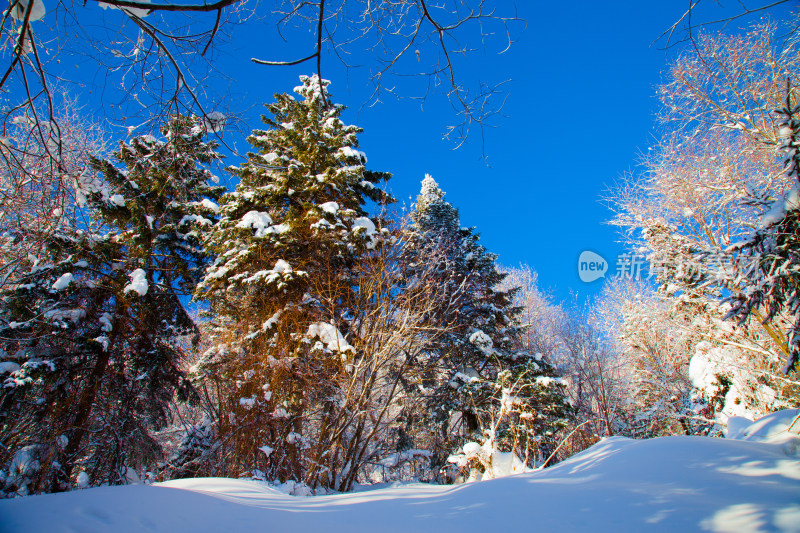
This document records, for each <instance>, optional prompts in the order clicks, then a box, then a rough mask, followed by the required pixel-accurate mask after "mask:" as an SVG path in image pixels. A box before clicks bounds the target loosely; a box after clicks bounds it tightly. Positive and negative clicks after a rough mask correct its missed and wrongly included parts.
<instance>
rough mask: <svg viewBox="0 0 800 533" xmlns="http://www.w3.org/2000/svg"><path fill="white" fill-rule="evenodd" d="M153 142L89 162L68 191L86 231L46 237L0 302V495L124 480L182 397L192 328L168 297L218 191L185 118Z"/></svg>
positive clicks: (189, 262) (148, 453)
mask: <svg viewBox="0 0 800 533" xmlns="http://www.w3.org/2000/svg"><path fill="white" fill-rule="evenodd" d="M162 133H163V134H164V135H165V136H166V141H159V140H157V139H155V138H154V137H152V136H144V137H137V138H134V139H133V140H132V141H131V142H130V143H129V144H124V143H121V144H120V148H119V150H118V151H117V152H116V153H115V154H113V155H114V162H112V161H108V160H101V159H93V160H92V167H93V169H94V171H95V174H93V175H89V174H88V173H87V174H86V175H84V176H80V177H79V179H78V182H79V183H78V190H77V191H76V196H77V200H78V202H79V203H81V204H84V205H85V206H86V209H87V212H88V214H89V215H90V216H91V217H92V223H91V226H90V230H89V231H77V232H72V233H69V234H61V233H56V234H53V235H49V236H47V252H46V254H45V256H44V257H36V258H33V257H32V258H30V261H31V264H30V265H29V272H28V273H27V274H26V275H24V276H22V277H21V279H19V280H18V281H17V282H16V283H14V284H12V285H8V286H6V287H5V288H4V290H3V292H2V294H0V302H2V315H3V316H2V330H3V332H2V337H3V346H2V348H3V350H4V352H5V354H6V355H5V357H7V358H9V361H7V363H9V364H11V365H13V371H12V372H10V373H8V375H6V376H4V378H5V379H4V383H3V388H2V391H1V392H0V419H2V420H0V427H2V430H0V431H2V440H3V442H4V444H5V446H6V447H7V448H5V449H4V452H3V459H4V463H5V464H9V465H10V467H9V470H8V471H7V472H6V476H5V478H6V479H5V485H6V487H5V490H6V491H7V492H9V493H11V492H16V493H24V492H26V491H33V492H39V491H53V490H62V489H65V488H68V486H69V484H70V483H71V482H72V479H73V478H74V477H75V475H76V474H77V473H78V472H79V471H81V473H82V474H83V475H84V477H85V476H88V479H89V480H90V483H93V484H101V483H124V482H126V479H127V478H128V476H129V475H130V472H129V470H128V469H129V467H144V466H147V465H150V464H153V463H154V462H155V461H156V460H158V459H160V447H159V445H158V444H157V443H156V441H155V440H154V439H153V438H152V436H151V432H152V430H153V429H157V428H158V427H159V426H160V425H162V424H164V423H166V422H167V421H168V414H169V411H168V409H169V405H170V404H171V402H172V401H173V399H174V394H175V392H176V391H177V392H178V393H179V395H180V396H181V397H182V398H183V399H186V398H188V397H191V396H192V395H193V394H194V392H193V389H192V387H191V385H190V384H189V382H188V381H187V380H186V378H185V375H184V372H183V371H182V370H181V368H180V365H181V360H182V355H183V352H184V347H185V345H186V344H187V339H188V338H190V337H192V336H194V335H195V334H196V328H195V326H194V323H193V321H192V319H191V318H190V317H189V315H188V314H187V312H186V310H185V309H184V307H183V305H182V304H181V301H180V297H181V295H182V294H186V292H187V291H191V290H192V289H193V288H194V285H195V284H196V280H197V278H198V276H199V272H200V271H201V270H202V268H203V264H204V262H205V256H204V254H203V252H202V249H201V247H200V239H201V232H202V231H203V228H204V227H205V226H210V225H212V224H213V223H214V220H215V217H216V215H215V211H216V209H217V207H216V204H215V203H214V200H215V199H216V198H217V197H218V196H219V193H220V192H221V190H220V188H219V187H217V186H214V185H211V184H209V183H208V182H209V180H211V179H213V176H212V175H211V174H210V172H209V171H208V170H207V169H206V168H205V167H204V164H207V163H211V162H212V161H214V160H215V159H217V158H218V156H217V155H216V154H215V153H214V151H213V145H208V144H206V143H204V142H203V141H202V135H203V133H204V132H203V129H202V128H201V127H199V126H198V123H197V120H196V119H194V118H190V117H175V118H173V119H172V120H171V121H170V122H169V123H168V124H167V125H166V126H165V127H164V129H163V130H162ZM120 163H121V164H122V165H123V167H117V166H116V164H120ZM5 357H4V358H5ZM7 368H8V365H7ZM21 465H24V466H21Z"/></svg>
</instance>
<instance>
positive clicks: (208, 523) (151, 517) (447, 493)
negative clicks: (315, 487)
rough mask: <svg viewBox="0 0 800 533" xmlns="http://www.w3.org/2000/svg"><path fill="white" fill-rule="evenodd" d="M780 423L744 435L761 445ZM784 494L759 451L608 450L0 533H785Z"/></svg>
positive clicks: (43, 519) (791, 500)
mask: <svg viewBox="0 0 800 533" xmlns="http://www.w3.org/2000/svg"><path fill="white" fill-rule="evenodd" d="M783 416H784V415H777V414H776V415H775V416H774V417H773V418H772V419H770V417H767V420H762V421H759V422H758V423H756V424H761V428H760V429H759V430H757V431H761V430H763V431H764V432H765V433H764V434H765V435H771V433H772V429H773V428H777V427H778V426H779V425H781V424H785V420H786V419H785V418H783ZM785 416H788V415H785ZM753 429H755V428H753ZM748 436H749V437H755V436H756V435H755V432H751V433H748ZM798 494H800V461H798V460H796V459H793V458H791V457H787V456H786V454H785V453H783V451H782V450H781V449H780V447H778V446H774V445H772V444H765V443H762V442H756V441H753V440H736V439H715V438H706V437H688V436H679V437H664V438H658V439H650V440H641V441H639V440H630V439H624V438H619V437H615V438H609V439H604V440H602V441H600V442H599V443H598V444H596V445H595V446H593V447H592V448H590V449H588V450H586V451H585V452H583V453H581V454H578V455H576V456H574V457H572V458H570V459H568V460H567V461H564V462H562V463H559V464H557V465H556V466H553V467H551V468H547V469H545V470H538V471H535V472H529V473H524V474H519V475H515V476H509V477H505V478H501V479H495V480H492V481H484V482H479V483H469V484H464V485H456V486H452V485H451V486H436V485H424V484H409V485H393V486H388V487H384V488H380V489H376V490H370V491H365V492H357V493H349V494H336V495H328V496H316V497H293V496H288V495H286V494H283V493H281V492H280V491H279V490H276V489H274V488H270V487H268V486H266V485H265V484H263V483H259V482H256V481H244V480H235V479H219V478H200V479H182V480H176V481H169V482H166V483H158V484H156V485H154V486H146V485H128V486H122V487H100V488H93V489H87V490H82V491H74V492H69V493H61V494H48V495H43V496H29V497H24V498H16V499H13V500H3V501H0V516H2V517H3V519H2V529H4V530H5V531H26V532H30V533H38V532H48V533H49V532H59V531H88V532H93V531H97V532H99V531H103V532H111V531H113V532H115V533H117V532H118V533H129V532H139V531H156V532H164V533H183V532H187V533H189V532H191V533H194V532H197V531H231V532H239V531H241V532H249V531H262V530H264V528H265V527H266V528H267V529H268V530H269V531H326V532H328V533H336V532H348V533H350V532H353V533H357V532H370V533H374V532H375V531H380V532H382V533H392V532H408V531H414V532H423V533H424V532H436V533H441V532H442V531H459V532H462V533H472V532H475V533H478V532H479V533H484V532H485V531H530V530H533V529H534V528H535V529H536V530H537V531H568V532H571V533H572V532H584V531H585V532H589V531H591V532H600V533H603V532H618V531H717V532H725V531H737V532H747V531H783V532H797V531H800V499H799V498H798Z"/></svg>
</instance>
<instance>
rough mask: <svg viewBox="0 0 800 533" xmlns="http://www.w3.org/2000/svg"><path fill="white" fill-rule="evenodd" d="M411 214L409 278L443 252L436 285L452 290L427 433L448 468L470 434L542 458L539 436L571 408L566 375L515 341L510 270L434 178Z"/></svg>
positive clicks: (428, 381) (436, 339)
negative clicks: (502, 268) (561, 377)
mask: <svg viewBox="0 0 800 533" xmlns="http://www.w3.org/2000/svg"><path fill="white" fill-rule="evenodd" d="M412 218H413V220H414V225H413V228H412V231H411V235H410V236H409V237H408V241H409V255H408V259H407V261H408V264H409V268H408V275H409V278H410V279H411V280H413V279H414V277H415V276H416V272H415V271H416V269H417V268H418V267H419V265H420V264H421V262H423V261H426V260H430V258H436V260H438V261H439V262H440V266H439V268H438V269H436V272H437V273H436V276H437V278H438V279H437V284H440V285H442V286H444V287H446V289H445V291H444V292H445V293H446V294H447V296H446V297H445V298H444V299H443V301H442V305H441V306H440V307H439V308H438V309H437V312H436V314H435V316H432V317H431V324H432V325H433V326H434V327H433V328H432V330H433V331H444V332H445V333H444V334H437V335H435V336H432V337H431V342H430V344H429V345H428V346H427V352H428V357H427V359H425V360H421V361H420V364H421V366H422V367H423V370H422V372H421V374H422V375H423V376H424V377H423V383H422V387H423V389H424V390H426V391H428V392H427V394H426V396H427V398H426V403H427V411H426V414H425V415H424V416H423V417H422V419H421V420H418V421H417V423H418V424H420V427H423V428H425V427H434V428H436V432H435V433H433V434H429V435H428V436H427V439H428V440H429V441H430V445H431V446H433V447H434V448H435V455H436V456H437V457H438V464H439V465H440V466H441V465H443V464H444V459H445V458H446V457H447V455H449V454H450V453H452V452H453V451H455V449H456V448H457V447H459V446H460V445H462V444H463V443H464V442H465V440H466V439H468V438H469V439H473V440H479V441H484V440H485V439H487V437H488V438H490V439H491V440H492V443H493V446H498V447H499V448H500V449H502V448H514V447H520V446H521V447H522V449H523V450H525V451H526V453H527V452H530V454H529V458H530V460H531V462H533V460H534V457H533V456H534V453H533V452H534V451H536V450H537V448H539V447H540V446H539V444H537V443H539V442H541V441H542V440H543V437H544V436H545V434H547V433H548V432H549V434H550V435H553V434H554V433H555V432H556V431H557V429H558V428H559V427H561V426H563V423H564V417H566V416H567V415H568V414H569V408H568V406H567V404H566V400H565V396H564V387H563V383H561V382H560V381H557V380H554V378H555V372H554V368H553V367H552V366H551V365H549V364H548V363H547V362H545V361H543V360H542V358H541V356H539V355H531V354H527V353H523V352H519V351H518V350H517V349H516V348H515V341H516V340H517V338H518V337H519V335H520V334H521V331H522V330H521V328H520V326H519V324H518V321H517V320H516V317H517V315H518V314H519V312H520V309H518V308H515V307H514V306H513V303H512V301H513V297H514V294H515V289H511V290H508V291H504V290H502V289H500V288H499V285H500V284H501V282H502V281H503V279H504V278H505V274H503V273H501V272H499V271H498V269H497V266H496V262H497V256H496V255H494V254H492V253H489V252H487V251H486V249H485V248H484V247H483V246H482V245H480V244H479V237H478V235H477V234H476V233H475V232H474V230H473V229H471V228H462V227H459V216H458V211H457V210H456V209H455V208H454V207H453V206H452V205H451V204H449V203H448V202H447V201H445V199H444V192H443V191H442V190H441V189H440V188H439V187H438V185H437V184H436V182H435V181H434V180H433V178H431V177H430V176H426V178H425V180H423V182H422V190H421V193H420V195H419V197H418V199H417V204H416V206H415V209H414V212H413V213H412ZM553 383H555V386H551V385H552V384H553ZM415 385H416V384H415ZM509 395H510V396H509ZM512 396H513V398H514V401H513V402H512V403H513V406H512V405H508V401H509V400H508V398H509V397H512ZM534 413H535V414H534ZM503 451H508V450H503Z"/></svg>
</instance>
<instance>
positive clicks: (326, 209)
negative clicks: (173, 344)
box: [196, 76, 390, 486]
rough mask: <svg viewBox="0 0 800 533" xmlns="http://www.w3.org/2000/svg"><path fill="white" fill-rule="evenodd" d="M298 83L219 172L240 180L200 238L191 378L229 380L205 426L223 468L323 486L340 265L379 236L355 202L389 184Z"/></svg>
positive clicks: (322, 101) (352, 293) (345, 276)
mask: <svg viewBox="0 0 800 533" xmlns="http://www.w3.org/2000/svg"><path fill="white" fill-rule="evenodd" d="M301 81H302V85H300V86H299V87H296V88H295V92H296V93H297V94H298V95H300V96H301V99H299V100H295V99H294V98H293V97H292V96H289V95H287V94H277V95H275V98H276V102H275V103H274V104H270V105H268V106H267V108H268V110H269V112H270V114H271V116H269V117H267V116H265V117H262V120H263V121H264V123H265V124H267V126H269V129H267V130H254V131H253V133H252V135H251V136H250V137H249V138H248V142H249V143H250V144H251V145H252V146H253V148H254V149H255V151H254V152H251V153H248V155H247V161H246V162H245V163H244V164H243V165H241V166H240V167H237V168H231V169H230V170H231V172H232V173H233V174H234V175H235V176H236V177H238V178H239V180H240V182H239V185H238V186H237V188H236V190H235V191H233V192H230V193H228V194H226V195H225V196H223V198H222V199H221V211H220V214H221V220H220V222H219V224H218V225H217V226H216V227H215V229H214V231H213V232H212V233H211V234H210V236H209V239H208V246H209V248H210V249H211V250H212V251H213V253H214V254H215V255H216V257H217V260H216V261H215V263H214V264H213V265H212V266H211V267H210V268H209V269H208V271H207V273H206V276H205V278H204V280H203V282H202V283H201V284H200V286H199V288H198V291H197V295H196V297H197V298H198V299H204V300H207V301H208V302H209V303H210V305H211V309H212V312H213V313H214V314H215V316H216V318H215V320H216V322H217V324H218V326H219V327H218V334H217V337H216V339H215V340H214V346H213V347H212V348H211V349H210V350H209V351H208V352H206V354H205V355H204V357H203V358H202V360H201V361H200V363H199V364H198V365H197V367H196V370H197V375H198V377H205V378H206V379H209V380H216V382H217V383H219V384H223V383H226V382H228V383H233V384H234V385H233V386H230V387H223V388H224V389H225V392H224V393H223V394H222V397H221V398H220V406H219V410H220V413H221V416H220V417H219V419H218V421H217V423H218V424H219V426H220V427H219V432H220V435H221V438H222V439H223V440H224V442H225V443H226V445H227V450H228V455H227V456H228V458H229V463H230V465H231V468H232V469H233V471H232V472H231V473H235V474H239V473H241V472H242V471H247V470H248V469H252V468H253V467H255V466H258V467H260V468H264V469H265V471H266V473H267V475H269V476H270V477H271V478H273V479H274V478H277V479H279V480H280V481H287V480H296V481H302V480H306V481H308V482H309V483H311V484H323V485H327V486H330V485H332V484H334V480H333V477H335V476H334V474H335V472H333V470H334V466H333V465H332V464H331V463H325V462H326V461H328V462H330V461H333V458H332V457H331V456H326V457H319V455H321V454H323V450H324V449H325V445H326V439H327V438H330V435H328V433H327V429H326V427H327V426H326V420H327V419H328V418H330V417H331V416H333V413H334V412H335V411H336V410H337V409H338V407H337V405H338V404H337V402H338V401H339V400H340V397H341V391H340V390H339V389H337V387H336V385H335V384H336V382H337V379H336V376H337V375H340V374H342V373H343V372H346V369H347V366H348V364H349V362H350V361H352V359H353V357H354V355H355V354H354V348H353V347H352V345H351V344H350V343H349V342H348V341H347V340H346V339H347V338H350V339H351V340H352V339H353V338H354V337H356V336H357V335H358V332H357V331H352V330H351V329H350V324H351V322H352V319H353V316H352V314H351V310H352V308H353V301H354V299H355V298H356V293H357V280H356V279H354V278H353V274H352V269H353V266H354V265H355V264H356V262H357V261H358V260H359V258H360V257H363V255H364V254H365V253H367V252H368V251H369V250H371V249H372V248H374V247H375V246H376V243H377V241H378V239H379V232H377V231H376V221H374V220H373V219H370V218H369V217H367V216H366V215H367V212H366V209H365V206H366V203H367V201H370V200H371V201H373V202H376V203H379V204H384V203H386V202H388V201H389V200H390V198H389V196H388V195H387V194H386V193H384V192H383V191H382V190H381V189H380V188H378V185H379V183H380V182H381V181H382V180H385V179H388V175H387V174H382V173H375V172H370V171H367V170H366V169H365V164H366V157H365V156H364V154H363V153H362V152H359V151H358V150H357V146H358V140H357V134H358V133H359V132H360V131H361V130H360V129H359V128H358V127H356V126H347V125H345V124H344V123H343V122H342V121H341V120H340V118H339V117H340V115H341V113H342V111H343V110H344V107H343V106H341V105H337V104H332V103H331V100H330V95H329V94H328V92H327V86H328V84H329V82H328V81H327V80H320V79H319V78H318V77H317V76H311V77H307V76H302V77H301ZM231 331H233V332H234V333H233V334H231V333H230V332H231ZM312 420H313V421H312ZM325 464H328V465H329V466H325V468H327V469H328V471H327V472H326V473H325V476H326V477H325V478H324V479H317V478H315V476H314V474H313V473H311V471H312V470H314V469H317V468H319V467H322V466H324V465H325ZM323 470H324V469H323Z"/></svg>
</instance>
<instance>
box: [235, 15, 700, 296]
mask: <svg viewBox="0 0 800 533" xmlns="http://www.w3.org/2000/svg"><path fill="white" fill-rule="evenodd" d="M498 4H499V5H502V4H504V3H503V2H499V3H498ZM509 4H510V3H509ZM501 9H502V8H501ZM518 9H519V11H518V14H519V16H520V17H521V18H524V19H526V20H527V28H526V29H525V30H524V31H518V32H517V34H516V35H515V37H516V38H517V42H516V43H515V44H514V45H513V46H512V48H511V49H510V50H509V51H508V52H506V53H504V54H502V55H497V54H495V53H493V52H494V50H487V52H486V53H483V52H476V53H475V54H473V56H472V57H471V59H470V61H469V64H468V65H462V66H461V70H460V71H459V74H460V75H461V76H463V77H465V78H466V79H474V78H476V77H480V78H483V79H487V80H493V81H502V80H505V79H510V80H511V81H510V83H509V84H508V85H507V89H508V92H509V95H508V100H507V102H506V105H505V107H504V109H503V113H504V115H505V117H501V118H497V119H495V120H494V121H493V124H494V125H495V127H494V128H491V129H487V130H486V131H485V132H484V134H485V151H486V154H487V155H488V166H487V164H486V162H485V161H483V160H482V158H481V155H482V145H481V138H480V132H479V131H474V132H473V137H472V138H471V139H470V142H468V143H467V144H466V145H465V146H463V147H462V148H460V149H458V150H453V143H450V142H448V141H445V140H442V133H443V131H444V128H445V126H446V125H447V124H449V123H452V121H453V120H454V117H453V115H452V113H451V111H450V108H449V107H448V105H447V104H446V102H445V101H444V100H443V99H441V98H436V97H432V98H430V99H429V101H428V102H426V104H425V105H424V106H423V108H422V109H421V108H420V105H419V103H418V102H415V101H409V100H405V101H402V100H401V101H397V100H386V101H385V102H384V103H382V104H379V105H377V106H373V107H370V108H361V105H362V103H363V102H364V100H365V99H366V98H367V96H368V93H367V91H366V89H365V75H366V73H365V72H363V71H359V70H354V71H352V72H350V73H349V76H348V75H347V73H346V72H344V70H343V69H341V68H339V67H338V66H337V65H336V64H335V62H333V61H329V62H328V63H327V64H325V66H324V67H323V75H324V76H325V77H326V78H329V79H331V80H332V82H333V83H332V85H331V88H330V89H331V92H332V93H333V95H334V99H335V100H336V101H337V102H340V103H343V104H345V105H347V106H348V107H349V108H350V109H349V110H348V111H347V112H346V114H345V116H344V120H345V122H348V123H353V124H357V125H359V126H361V127H363V128H364V130H365V131H364V134H363V135H362V136H361V137H360V139H361V148H362V149H363V150H364V151H365V152H366V153H367V156H368V157H369V167H370V168H373V169H375V170H385V171H389V172H392V173H393V174H394V178H393V179H392V181H391V182H390V183H391V188H392V190H393V192H394V193H395V195H396V196H397V197H398V198H400V199H401V200H405V201H406V202H407V203H410V202H411V201H413V197H414V196H415V195H416V194H417V192H418V190H419V185H420V181H421V180H422V178H423V177H424V175H425V173H430V174H431V175H433V177H434V178H435V179H436V180H437V181H438V182H439V184H440V185H441V187H442V188H443V189H444V190H445V191H446V192H447V199H448V200H449V201H450V202H451V203H452V204H453V205H455V206H456V207H457V208H458V209H459V212H460V214H461V221H462V225H465V226H475V227H476V228H477V230H478V232H479V233H480V234H481V241H482V243H483V244H484V245H485V246H486V247H487V248H488V249H489V250H490V251H492V252H494V253H497V254H498V255H499V256H500V262H501V263H502V264H505V265H518V264H520V263H527V264H529V265H530V266H531V267H532V268H533V269H534V270H536V271H537V272H538V273H539V282H540V286H541V288H543V289H544V290H546V291H550V292H551V293H552V295H553V296H554V298H555V299H556V300H559V301H560V300H568V299H570V294H571V292H576V293H578V294H579V296H580V297H581V298H583V297H586V296H589V295H592V294H595V293H597V292H598V291H599V290H600V287H601V285H602V280H598V281H595V282H594V283H591V284H586V283H582V282H581V281H580V279H579V278H578V274H577V260H578V256H579V254H580V253H581V251H583V250H585V249H591V250H593V251H595V252H599V253H600V254H601V255H602V256H603V257H605V258H606V259H608V260H610V261H611V262H612V263H613V262H614V260H615V257H616V256H617V254H619V253H621V252H622V248H621V247H620V246H619V245H618V244H616V242H615V241H617V240H618V238H617V235H616V229H615V228H613V227H611V226H609V225H607V224H606V221H607V220H608V219H609V218H610V217H611V212H610V211H609V210H608V209H607V208H606V207H605V205H604V204H603V203H602V202H601V196H602V195H603V192H604V190H606V188H607V187H608V186H609V185H610V184H612V183H613V182H614V181H615V180H616V179H617V178H618V177H619V176H621V175H622V173H624V172H626V171H628V170H631V169H633V168H634V167H635V162H636V159H637V155H638V153H639V152H640V151H643V150H646V147H647V145H648V143H649V142H650V140H651V139H652V137H651V136H652V131H653V126H654V116H653V114H654V110H655V108H656V105H657V102H656V100H655V98H654V86H655V85H656V84H657V83H658V82H659V80H660V77H661V74H662V72H663V70H664V69H665V67H666V65H667V62H668V58H669V57H670V55H668V53H666V52H665V51H664V50H662V49H660V48H659V46H658V45H654V46H651V43H652V42H653V41H654V40H655V39H656V38H658V36H659V35H660V34H661V33H662V32H663V31H664V30H665V29H666V28H668V27H669V26H670V24H672V23H673V22H675V21H676V20H677V18H679V17H680V15H681V14H682V12H683V9H685V2H683V1H667V2H655V3H650V2H641V1H620V2H596V1H578V2H571V3H569V4H561V3H558V2H519V3H518ZM423 53H424V52H423ZM671 53H672V52H670V54H671ZM328 59H330V58H328ZM309 70H310V69H309V68H308V67H306V68H302V67H300V68H297V69H282V68H277V67H256V68H252V67H251V68H247V72H248V75H242V76H241V77H240V78H239V81H240V82H241V83H242V84H243V85H244V86H250V87H252V89H250V91H252V92H250V94H252V95H253V96H252V98H254V99H258V98H259V95H263V96H260V97H261V98H266V97H267V94H269V93H271V92H276V91H286V90H291V88H292V87H293V86H294V85H295V84H296V79H297V78H296V76H297V74H298V73H302V72H308V71H309ZM267 87H268V89H267ZM241 88H242V87H238V88H237V89H241ZM249 99H250V98H248V100H249ZM611 268H613V267H611Z"/></svg>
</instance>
